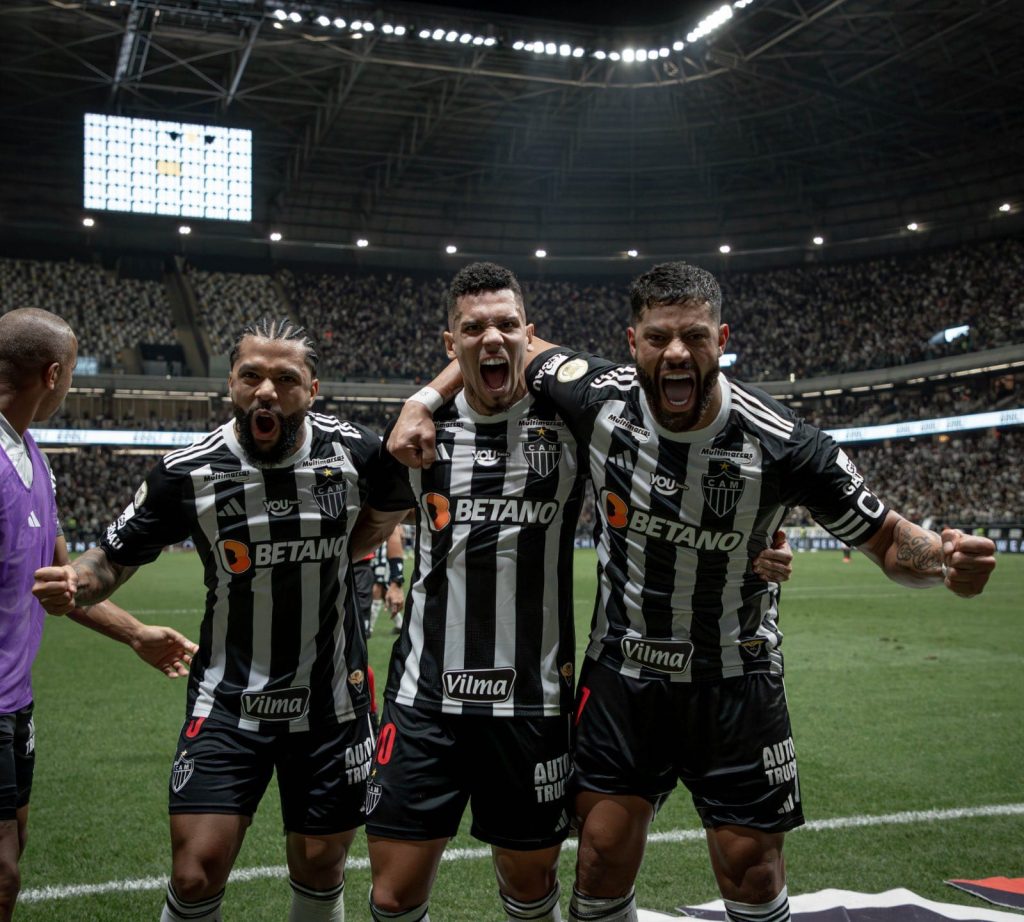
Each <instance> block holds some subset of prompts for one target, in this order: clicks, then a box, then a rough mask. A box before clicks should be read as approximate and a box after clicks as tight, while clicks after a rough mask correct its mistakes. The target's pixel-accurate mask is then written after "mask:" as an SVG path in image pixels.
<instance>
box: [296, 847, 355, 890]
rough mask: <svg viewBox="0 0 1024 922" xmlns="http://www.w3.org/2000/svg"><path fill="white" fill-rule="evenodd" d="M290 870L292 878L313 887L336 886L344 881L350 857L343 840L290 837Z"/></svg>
mask: <svg viewBox="0 0 1024 922" xmlns="http://www.w3.org/2000/svg"><path fill="white" fill-rule="evenodd" d="M287 851H288V868H289V870H290V871H291V874H292V877H294V878H295V879H296V880H299V881H301V882H302V883H305V884H307V885H309V886H321V887H327V886H333V885H335V884H337V883H339V882H340V881H341V879H342V878H343V877H344V873H345V859H346V858H347V857H348V847H347V843H346V842H344V841H342V840H341V838H340V837H339V836H303V835H289V836H288V846H287Z"/></svg>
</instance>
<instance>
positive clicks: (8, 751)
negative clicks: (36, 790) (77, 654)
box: [0, 704, 36, 820]
mask: <svg viewBox="0 0 1024 922" xmlns="http://www.w3.org/2000/svg"><path fill="white" fill-rule="evenodd" d="M32 707H33V706H32V705H31V704H29V705H26V706H25V707H23V708H22V709H21V710H20V711H15V712H14V713H13V714H0V820H13V819H15V818H16V817H17V815H18V811H19V810H20V809H21V808H22V807H24V806H26V805H27V804H28V801H29V797H30V795H31V794H32V773H33V772H34V771H35V767H36V730H35V724H34V723H33V722H32Z"/></svg>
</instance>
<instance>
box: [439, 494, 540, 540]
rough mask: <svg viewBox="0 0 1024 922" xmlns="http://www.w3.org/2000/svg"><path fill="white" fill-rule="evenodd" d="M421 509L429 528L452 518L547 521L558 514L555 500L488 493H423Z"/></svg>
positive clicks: (532, 523) (520, 522)
mask: <svg viewBox="0 0 1024 922" xmlns="http://www.w3.org/2000/svg"><path fill="white" fill-rule="evenodd" d="M421 505H422V506H423V512H424V515H425V516H426V519H427V524H428V525H429V526H430V529H431V531H443V530H444V529H445V528H447V527H448V526H449V525H451V524H452V523H453V522H454V523H455V524H457V525H458V524H462V523H465V522H470V523H472V522H499V523H502V524H508V525H523V526H534V527H538V526H543V525H549V524H550V523H551V522H552V521H553V520H554V518H555V516H556V515H558V503H557V502H556V501H555V500H539V499H537V500H535V499H509V498H506V497H491V496H478V497H473V496H445V495H444V494H443V493H424V494H423V499H422V500H421Z"/></svg>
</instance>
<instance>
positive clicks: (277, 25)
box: [274, 22, 284, 29]
mask: <svg viewBox="0 0 1024 922" xmlns="http://www.w3.org/2000/svg"><path fill="white" fill-rule="evenodd" d="M274 28H275V29H283V28H284V25H283V24H281V23H279V22H275V23H274Z"/></svg>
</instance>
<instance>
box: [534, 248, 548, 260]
mask: <svg viewBox="0 0 1024 922" xmlns="http://www.w3.org/2000/svg"><path fill="white" fill-rule="evenodd" d="M533 255H534V256H536V257H537V259H544V258H545V257H546V256H547V255H548V251H547V250H535V251H534V253H533Z"/></svg>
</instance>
